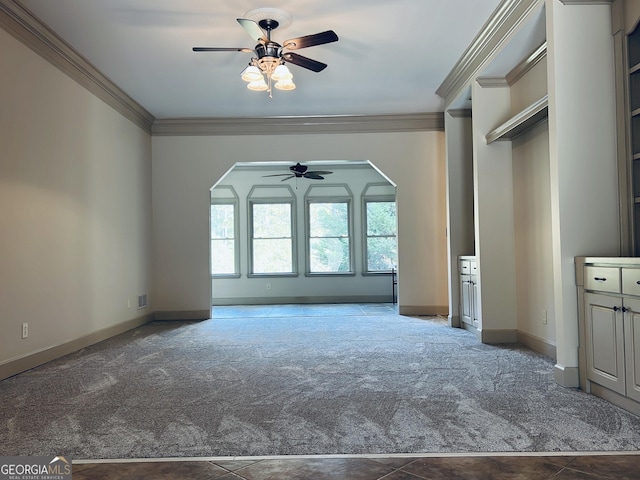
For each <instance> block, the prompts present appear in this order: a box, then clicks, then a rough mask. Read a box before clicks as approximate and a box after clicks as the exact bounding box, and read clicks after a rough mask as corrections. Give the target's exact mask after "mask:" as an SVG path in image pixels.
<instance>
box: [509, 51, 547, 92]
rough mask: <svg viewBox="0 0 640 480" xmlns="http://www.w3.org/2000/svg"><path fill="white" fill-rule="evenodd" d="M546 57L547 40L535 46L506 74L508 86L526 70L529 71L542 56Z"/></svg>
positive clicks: (522, 75) (523, 74) (524, 73)
mask: <svg viewBox="0 0 640 480" xmlns="http://www.w3.org/2000/svg"><path fill="white" fill-rule="evenodd" d="M546 57H547V42H544V43H543V44H542V45H540V46H539V47H538V48H536V49H535V50H534V51H533V52H532V53H531V55H529V56H528V57H527V58H525V59H524V60H523V61H522V62H520V63H519V64H518V65H516V66H515V67H514V68H513V69H511V71H510V72H509V73H507V75H506V77H505V78H506V80H507V83H508V84H509V86H512V85H513V84H514V83H516V82H517V81H518V80H520V79H521V78H522V77H524V76H525V75H526V74H527V72H529V71H530V70H531V69H532V68H533V67H535V66H536V65H537V64H538V63H539V62H541V61H542V60H543V59H544V58H546Z"/></svg>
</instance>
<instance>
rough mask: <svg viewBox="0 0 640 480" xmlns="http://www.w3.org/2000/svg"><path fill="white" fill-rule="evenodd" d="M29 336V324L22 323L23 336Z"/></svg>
mask: <svg viewBox="0 0 640 480" xmlns="http://www.w3.org/2000/svg"><path fill="white" fill-rule="evenodd" d="M28 336H29V324H28V323H23V324H22V338H27V337H28Z"/></svg>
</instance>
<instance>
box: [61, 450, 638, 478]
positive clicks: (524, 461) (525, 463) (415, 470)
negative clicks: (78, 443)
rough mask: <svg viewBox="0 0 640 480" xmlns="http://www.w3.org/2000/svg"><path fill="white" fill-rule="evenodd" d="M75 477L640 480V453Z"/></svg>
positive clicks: (185, 464) (117, 466) (238, 465)
mask: <svg viewBox="0 0 640 480" xmlns="http://www.w3.org/2000/svg"><path fill="white" fill-rule="evenodd" d="M73 479H74V480H121V479H128V480H131V479H133V480H136V479H145V480H146V479H153V480H165V479H166V480H169V479H171V480H178V479H190V480H210V479H211V480H213V479H215V480H243V479H244V480H329V479H332V480H333V479H340V480H383V479H384V480H424V479H434V480H440V479H442V480H458V479H464V480H476V479H492V480H493V479H496V480H501V479H505V480H507V479H508V480H514V479H518V480H519V479H522V480H529V479H532V480H538V479H540V480H543V479H555V480H577V479H580V480H599V479H616V480H618V479H640V454H637V455H634V454H626V455H596V456H588V455H581V456H575V455H571V456H538V455H536V456H464V457H462V456H448V457H433V456H430V457H397V456H396V457H377V456H370V457H350V458H349V457H335V458H325V457H315V458H314V457H310V458H282V457H274V458H266V459H261V460H257V459H253V460H252V459H232V460H215V459H213V460H211V461H190V460H188V459H185V460H180V461H135V462H124V463H110V462H109V461H105V462H101V463H84V462H83V463H82V464H74V465H73Z"/></svg>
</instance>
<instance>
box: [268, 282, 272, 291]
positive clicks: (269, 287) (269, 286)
mask: <svg viewBox="0 0 640 480" xmlns="http://www.w3.org/2000/svg"><path fill="white" fill-rule="evenodd" d="M267 290H271V284H270V283H268V282H267Z"/></svg>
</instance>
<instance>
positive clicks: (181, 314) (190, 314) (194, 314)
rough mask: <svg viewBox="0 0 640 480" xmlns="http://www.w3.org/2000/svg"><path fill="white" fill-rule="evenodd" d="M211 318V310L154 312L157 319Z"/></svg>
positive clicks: (154, 317)
mask: <svg viewBox="0 0 640 480" xmlns="http://www.w3.org/2000/svg"><path fill="white" fill-rule="evenodd" d="M209 318H211V310H168V311H164V312H155V313H154V314H153V319H154V320H157V321H169V320H207V319H209Z"/></svg>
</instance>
